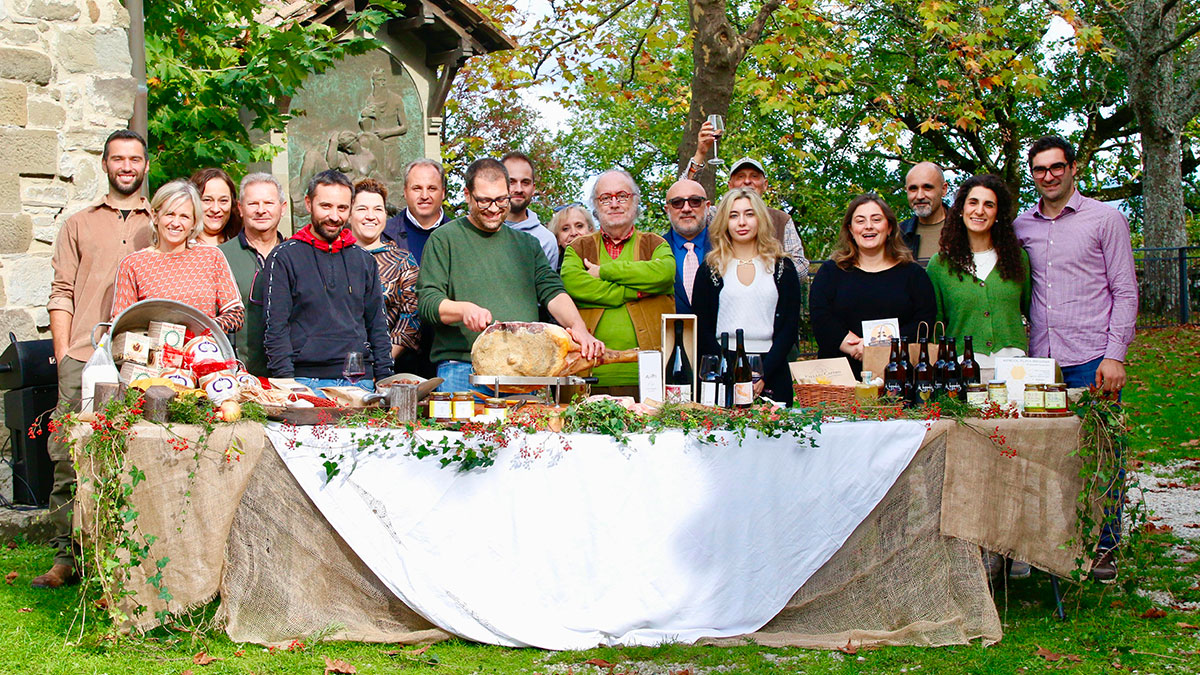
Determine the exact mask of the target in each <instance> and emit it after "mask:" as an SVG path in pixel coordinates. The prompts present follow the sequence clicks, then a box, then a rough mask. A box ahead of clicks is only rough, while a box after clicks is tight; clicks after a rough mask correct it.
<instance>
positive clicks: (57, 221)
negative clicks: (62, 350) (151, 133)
mask: <svg viewBox="0 0 1200 675" xmlns="http://www.w3.org/2000/svg"><path fill="white" fill-rule="evenodd" d="M128 25H129V15H128V14H127V13H126V11H125V8H124V7H122V6H121V4H120V3H119V2H115V1H114V0H0V282H2V283H0V349H2V348H4V347H7V344H8V339H7V334H8V332H9V331H12V332H14V333H16V335H17V337H18V338H19V339H33V338H37V337H49V315H48V314H47V313H46V300H47V298H48V297H49V294H50V281H51V279H52V277H53V274H52V271H51V268H50V255H51V253H52V250H53V244H54V237H55V235H56V234H57V233H58V229H59V227H60V226H61V225H62V224H63V223H64V222H65V221H66V219H67V217H69V216H70V215H71V214H73V213H75V212H76V211H78V210H79V209H80V208H82V207H83V206H85V205H86V204H88V203H89V202H91V201H94V200H95V199H97V198H99V197H100V196H101V195H102V194H103V193H104V191H105V189H106V187H107V181H106V180H105V178H104V175H103V174H102V172H101V171H100V153H101V151H102V150H103V146H104V139H105V137H106V136H107V135H108V133H109V132H111V131H112V130H113V129H117V128H121V127H124V126H126V124H127V121H128V120H129V118H130V117H131V116H132V115H133V99H134V93H135V87H136V85H135V82H134V80H133V78H132V77H131V76H130V68H131V61H130V58H129V43H128V38H127V35H126V28H127V27H128Z"/></svg>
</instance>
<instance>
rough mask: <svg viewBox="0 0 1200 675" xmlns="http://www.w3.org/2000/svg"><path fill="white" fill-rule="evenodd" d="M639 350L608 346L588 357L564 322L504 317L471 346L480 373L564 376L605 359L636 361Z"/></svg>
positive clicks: (588, 368)
mask: <svg viewBox="0 0 1200 675" xmlns="http://www.w3.org/2000/svg"><path fill="white" fill-rule="evenodd" d="M637 352H638V350H636V349H628V350H625V351H614V350H611V349H606V350H604V355H603V356H601V357H600V358H599V359H594V360H593V359H585V358H583V355H582V354H581V353H580V351H579V345H578V344H577V343H576V342H575V341H574V340H573V339H571V334H570V333H568V332H567V331H566V329H565V328H563V327H561V326H555V325H554V324H549V323H540V322H523V321H504V322H500V323H494V324H492V325H490V326H488V327H487V328H485V329H484V331H483V332H482V333H480V334H479V337H478V338H476V339H475V344H474V345H473V346H472V347H471V361H472V364H473V365H474V369H475V373H476V374H478V375H499V376H519V377H563V376H566V375H578V374H579V373H582V372H585V371H587V370H590V369H591V368H592V367H594V366H598V365H600V364H602V363H634V362H636V361H637Z"/></svg>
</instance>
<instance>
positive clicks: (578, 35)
mask: <svg viewBox="0 0 1200 675" xmlns="http://www.w3.org/2000/svg"><path fill="white" fill-rule="evenodd" d="M633 3H634V0H625V1H624V2H622V3H621V4H619V5H617V6H616V7H614V8H613V10H612V11H611V12H609V13H608V14H606V15H605V16H604V17H603V18H601V19H600V20H599V21H597V22H596V23H595V24H593V25H591V26H589V27H588V28H586V29H584V30H581V31H579V32H578V33H575V34H574V35H568V36H567V37H565V38H563V39H561V40H559V41H558V42H555V43H554V44H552V45H550V46H549V47H547V48H546V51H545V53H543V54H542V58H540V59H538V62H537V65H536V66H534V67H533V79H535V80H536V79H537V77H538V73H539V72H541V70H542V66H543V65H545V63H546V60H547V59H549V58H550V55H551V54H553V53H554V52H555V51H556V50H557V49H558V48H559V47H562V46H563V45H566V44H570V43H572V42H574V41H576V40H578V39H579V38H581V37H584V36H587V35H591V34H592V33H595V32H596V29H598V28H600V27H601V26H603V25H604V24H606V23H608V22H609V21H612V20H613V19H615V18H616V17H617V15H618V14H620V13H621V12H622V11H623V10H624V9H625V8H626V7H628V6H630V5H632V4H633Z"/></svg>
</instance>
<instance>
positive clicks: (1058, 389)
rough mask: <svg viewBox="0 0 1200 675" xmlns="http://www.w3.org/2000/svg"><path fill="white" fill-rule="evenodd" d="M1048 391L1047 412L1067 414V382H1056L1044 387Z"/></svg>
mask: <svg viewBox="0 0 1200 675" xmlns="http://www.w3.org/2000/svg"><path fill="white" fill-rule="evenodd" d="M1044 388H1045V390H1046V394H1045V395H1046V400H1045V406H1046V412H1048V413H1065V412H1067V411H1068V408H1067V385H1066V383H1065V382H1055V383H1054V384H1047V385H1044Z"/></svg>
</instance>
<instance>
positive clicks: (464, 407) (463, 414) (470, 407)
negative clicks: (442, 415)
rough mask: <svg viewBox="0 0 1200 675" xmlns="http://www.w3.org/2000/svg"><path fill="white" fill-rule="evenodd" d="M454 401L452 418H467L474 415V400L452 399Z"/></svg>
mask: <svg viewBox="0 0 1200 675" xmlns="http://www.w3.org/2000/svg"><path fill="white" fill-rule="evenodd" d="M452 403H454V419H456V420H469V419H471V417H473V416H474V415H475V402H474V401H452Z"/></svg>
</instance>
